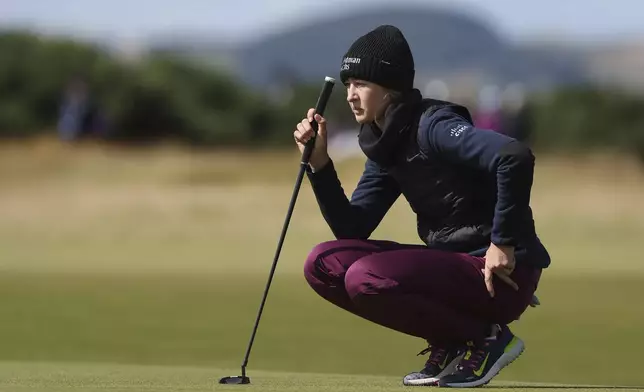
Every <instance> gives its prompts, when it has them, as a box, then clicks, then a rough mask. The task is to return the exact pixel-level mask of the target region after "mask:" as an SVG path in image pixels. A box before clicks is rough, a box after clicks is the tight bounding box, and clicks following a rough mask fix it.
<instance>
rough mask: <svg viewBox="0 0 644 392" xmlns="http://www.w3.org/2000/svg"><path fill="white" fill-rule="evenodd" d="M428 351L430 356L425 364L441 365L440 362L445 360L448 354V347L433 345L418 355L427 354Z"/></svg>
mask: <svg viewBox="0 0 644 392" xmlns="http://www.w3.org/2000/svg"><path fill="white" fill-rule="evenodd" d="M427 353H429V358H428V359H427V362H425V366H428V365H435V366H440V364H441V363H442V362H443V361H444V360H445V357H446V356H447V350H446V349H444V348H440V347H432V346H431V345H430V346H429V347H427V348H426V349H424V350H422V351H421V352H419V353H418V355H419V356H420V355H425V354H427Z"/></svg>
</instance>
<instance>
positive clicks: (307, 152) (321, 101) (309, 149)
mask: <svg viewBox="0 0 644 392" xmlns="http://www.w3.org/2000/svg"><path fill="white" fill-rule="evenodd" d="M334 84H335V80H334V79H333V78H330V77H326V78H325V82H324V87H323V88H322V92H321V93H320V96H319V98H318V102H317V104H316V107H315V113H318V114H320V115H323V113H324V110H325V108H326V104H327V102H328V100H329V98H330V96H331V91H332V90H333V86H334ZM311 125H312V126H313V129H314V131H315V134H316V136H317V131H318V124H317V122H316V121H315V120H314V121H313V122H312V123H311ZM314 145H315V138H312V139H311V140H310V141H309V143H307V144H306V146H305V148H304V152H303V153H302V159H301V162H300V171H299V173H298V175H297V179H296V181H295V187H294V188H293V194H292V195H291V201H290V202H289V206H288V212H287V213H286V219H285V220H284V225H283V227H282V232H281V234H280V238H279V242H278V243H277V250H276V251H275V256H274V258H273V264H272V266H271V270H270V273H269V275H268V281H267V282H266V287H265V288H264V294H263V296H262V301H261V304H260V306H259V311H258V312H257V318H256V319H255V324H254V326H253V332H252V334H251V337H250V340H249V342H248V348H247V349H246V355H245V356H244V362H243V363H242V366H241V372H242V377H245V376H246V366H247V365H248V359H249V357H250V351H251V349H252V347H253V342H254V341H255V335H256V334H257V328H258V326H259V320H260V319H261V317H262V312H263V311H264V305H265V304H266V298H267V297H268V290H269V288H270V286H271V282H272V281H273V275H274V274H275V268H276V267H277V261H278V260H279V256H280V253H281V251H282V245H283V244H284V239H285V238H286V232H287V231H288V225H289V223H290V221H291V216H292V215H293V210H294V209H295V203H296V201H297V196H298V194H299V192H300V188H301V185H302V180H303V179H304V174H305V173H306V168H307V166H308V163H309V159H310V158H311V154H312V153H313V147H314Z"/></svg>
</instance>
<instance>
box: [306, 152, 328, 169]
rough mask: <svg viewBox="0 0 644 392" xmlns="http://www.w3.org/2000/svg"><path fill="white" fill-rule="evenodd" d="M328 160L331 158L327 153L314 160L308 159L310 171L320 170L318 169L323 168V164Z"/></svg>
mask: <svg viewBox="0 0 644 392" xmlns="http://www.w3.org/2000/svg"><path fill="white" fill-rule="evenodd" d="M330 161H331V158H330V157H329V155H328V154H326V155H325V156H323V157H320V158H317V159H315V160H310V161H309V166H310V167H311V171H312V172H313V173H315V172H318V171H320V170H322V169H324V167H325V166H326V165H327V164H328V163H329V162H330Z"/></svg>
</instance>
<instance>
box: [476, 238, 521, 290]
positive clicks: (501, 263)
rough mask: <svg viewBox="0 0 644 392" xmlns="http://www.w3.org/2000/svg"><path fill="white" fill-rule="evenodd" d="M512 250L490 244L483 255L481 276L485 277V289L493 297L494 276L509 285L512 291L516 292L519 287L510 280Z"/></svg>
mask: <svg viewBox="0 0 644 392" xmlns="http://www.w3.org/2000/svg"><path fill="white" fill-rule="evenodd" d="M514 266H515V260H514V248H513V247H511V246H496V245H494V244H490V247H489V248H488V250H487V252H486V253H485V269H484V270H483V274H484V277H485V287H487V291H488V292H489V293H490V296H491V297H494V286H493V285H492V277H493V275H496V276H498V277H499V279H501V280H502V281H503V282H505V283H507V284H508V285H510V286H511V287H512V288H513V289H515V290H518V289H519V286H518V285H517V284H516V283H515V282H514V281H513V280H512V279H511V278H510V274H511V273H512V272H513V271H514Z"/></svg>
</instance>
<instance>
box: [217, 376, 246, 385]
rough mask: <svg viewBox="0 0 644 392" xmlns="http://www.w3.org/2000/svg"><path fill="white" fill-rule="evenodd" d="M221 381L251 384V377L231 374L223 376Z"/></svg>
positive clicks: (230, 383) (231, 383) (222, 382)
mask: <svg viewBox="0 0 644 392" xmlns="http://www.w3.org/2000/svg"><path fill="white" fill-rule="evenodd" d="M219 383H220V384H229V385H239V384H250V378H248V377H246V376H229V377H223V378H221V379H220V380H219Z"/></svg>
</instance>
